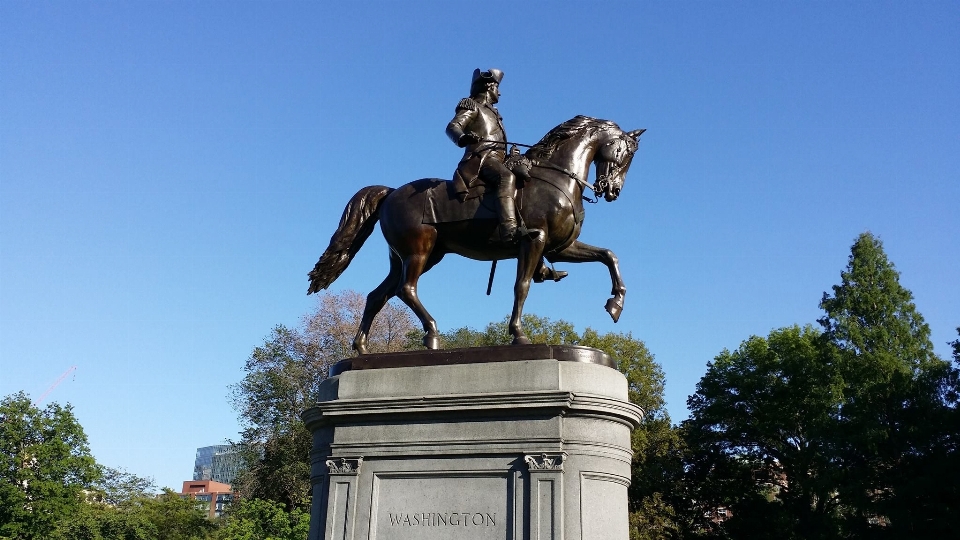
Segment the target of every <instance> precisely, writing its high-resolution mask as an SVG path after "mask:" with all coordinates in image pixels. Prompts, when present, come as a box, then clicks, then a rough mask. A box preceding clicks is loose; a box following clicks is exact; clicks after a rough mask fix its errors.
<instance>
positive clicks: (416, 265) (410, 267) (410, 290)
mask: <svg viewBox="0 0 960 540" xmlns="http://www.w3.org/2000/svg"><path fill="white" fill-rule="evenodd" d="M442 258H443V253H429V252H428V253H413V254H411V255H408V256H407V257H406V258H404V259H403V278H402V280H401V283H400V287H399V288H398V289H397V297H399V298H400V300H402V301H403V303H404V304H406V305H407V306H408V307H409V308H410V309H411V310H413V313H414V315H416V316H417V318H418V319H420V322H421V323H422V324H423V331H424V332H425V334H424V336H423V345H424V346H425V347H426V348H428V349H439V348H440V332H439V331H438V330H437V321H435V320H434V319H433V316H431V315H430V313H429V312H428V311H427V309H426V308H425V307H423V304H421V303H420V297H419V296H417V282H418V281H419V280H420V276H422V275H423V274H424V272H426V271H427V270H429V269H430V268H432V267H433V266H434V265H435V264H437V263H438V262H440V259H442Z"/></svg>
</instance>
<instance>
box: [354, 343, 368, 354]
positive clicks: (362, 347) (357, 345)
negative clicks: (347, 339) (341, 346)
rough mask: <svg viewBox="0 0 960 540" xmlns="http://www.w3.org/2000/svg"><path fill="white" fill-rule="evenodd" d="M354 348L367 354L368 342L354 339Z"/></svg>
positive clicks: (358, 352) (359, 352)
mask: <svg viewBox="0 0 960 540" xmlns="http://www.w3.org/2000/svg"><path fill="white" fill-rule="evenodd" d="M353 350H355V351H357V354H367V345H366V343H357V342H356V341H354V342H353Z"/></svg>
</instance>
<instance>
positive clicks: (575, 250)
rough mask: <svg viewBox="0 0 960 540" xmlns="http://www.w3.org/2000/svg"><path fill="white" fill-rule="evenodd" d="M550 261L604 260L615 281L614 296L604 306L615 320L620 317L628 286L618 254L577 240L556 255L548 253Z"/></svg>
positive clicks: (579, 261) (611, 279)
mask: <svg viewBox="0 0 960 540" xmlns="http://www.w3.org/2000/svg"><path fill="white" fill-rule="evenodd" d="M547 260H548V261H550V262H573V263H581V262H602V263H603V264H605V265H607V268H608V269H609V270H610V281H611V282H612V283H613V290H612V291H611V292H610V294H612V295H613V298H610V299H609V300H607V304H606V305H605V306H604V308H606V310H607V313H609V314H610V316H611V317H612V318H613V322H617V321H618V320H619V319H620V313H621V312H622V311H623V298H624V296H626V294H627V287H626V286H624V284H623V277H621V276H620V265H619V263H618V261H617V256H616V255H614V254H613V252H612V251H610V250H609V249H606V248H598V247H594V246H591V245H590V244H584V243H583V242H580V241H576V242H574V243H572V244H570V245H569V246H567V248H566V249H564V250H563V251H561V252H559V253H556V254H554V255H548V256H547Z"/></svg>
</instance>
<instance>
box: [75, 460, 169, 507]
mask: <svg viewBox="0 0 960 540" xmlns="http://www.w3.org/2000/svg"><path fill="white" fill-rule="evenodd" d="M93 489H94V491H95V493H88V495H87V500H91V499H93V500H95V501H97V502H102V503H104V504H107V505H111V506H117V505H119V504H123V503H126V502H129V501H132V500H135V499H138V498H143V497H149V496H152V495H153V494H155V493H156V492H157V486H156V484H155V483H154V482H153V478H144V477H141V476H137V475H135V474H133V473H130V472H127V471H125V470H123V469H113V468H111V467H104V466H101V467H100V479H99V480H97V482H96V483H95V484H94V486H93Z"/></svg>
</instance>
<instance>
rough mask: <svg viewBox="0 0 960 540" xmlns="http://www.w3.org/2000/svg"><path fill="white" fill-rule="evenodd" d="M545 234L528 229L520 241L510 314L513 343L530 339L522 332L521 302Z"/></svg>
mask: <svg viewBox="0 0 960 540" xmlns="http://www.w3.org/2000/svg"><path fill="white" fill-rule="evenodd" d="M546 239H547V235H546V233H544V232H543V231H542V230H540V229H530V233H529V235H527V236H524V237H523V239H522V240H521V241H520V253H519V254H518V255H517V282H516V283H515V284H514V285H513V313H512V314H511V315H510V333H511V334H512V335H513V344H514V345H529V344H530V339H529V338H527V336H526V334H524V333H523V326H522V324H521V321H520V320H521V318H522V317H523V303H524V302H526V300H527V293H528V292H530V280H531V279H533V272H534V270H536V269H537V263H539V262H540V257H541V256H542V255H543V247H544V245H545V244H546Z"/></svg>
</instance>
